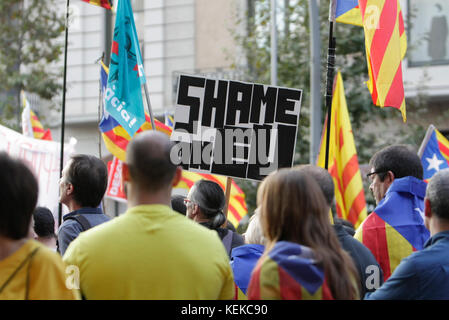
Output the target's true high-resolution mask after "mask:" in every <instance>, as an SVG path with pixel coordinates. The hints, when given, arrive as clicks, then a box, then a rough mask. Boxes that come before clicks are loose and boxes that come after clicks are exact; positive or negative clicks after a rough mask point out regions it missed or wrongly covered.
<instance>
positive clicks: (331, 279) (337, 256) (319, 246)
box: [248, 169, 359, 300]
mask: <svg viewBox="0 0 449 320" xmlns="http://www.w3.org/2000/svg"><path fill="white" fill-rule="evenodd" d="M257 202H258V206H259V207H260V215H261V223H262V228H263V231H264V235H265V238H266V239H267V244H266V249H265V251H264V254H263V255H262V257H261V258H260V259H259V261H258V262H257V265H256V267H255V269H254V270H253V273H252V276H251V280H250V284H249V287H248V298H249V299H285V300H287V299H317V300H324V299H358V297H359V295H358V290H359V289H358V274H357V271H356V269H355V267H354V264H353V262H352V260H351V258H350V257H349V255H348V254H347V253H346V252H344V251H343V249H342V248H341V247H340V244H339V242H338V239H337V236H336V235H335V233H334V231H333V230H332V226H331V224H330V222H329V216H328V215H329V212H328V210H327V206H326V200H325V198H324V196H323V193H322V192H321V189H320V187H319V186H318V184H317V182H316V181H315V180H314V179H313V178H312V177H310V176H309V175H308V174H307V173H306V172H301V171H298V170H291V169H281V170H279V171H277V172H276V173H273V174H271V175H269V176H268V177H267V178H266V179H265V180H264V181H263V183H262V184H261V186H260V187H259V190H258V194H257Z"/></svg>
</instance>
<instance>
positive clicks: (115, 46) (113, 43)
mask: <svg viewBox="0 0 449 320" xmlns="http://www.w3.org/2000/svg"><path fill="white" fill-rule="evenodd" d="M111 51H112V53H115V54H116V55H118V42H117V41H112V48H111Z"/></svg>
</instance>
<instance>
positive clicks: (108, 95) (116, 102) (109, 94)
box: [104, 85, 137, 128]
mask: <svg viewBox="0 0 449 320" xmlns="http://www.w3.org/2000/svg"><path fill="white" fill-rule="evenodd" d="M115 89H116V87H115V85H113V86H112V88H107V89H106V92H105V95H104V99H105V100H106V101H107V102H109V103H110V104H111V106H113V107H114V108H115V109H116V110H117V113H118V114H119V115H120V116H121V117H122V119H123V120H124V121H125V122H126V123H128V126H129V127H130V128H132V127H133V126H134V125H135V124H136V122H137V119H136V117H133V118H132V119H131V117H130V116H129V114H128V112H127V111H126V110H124V109H123V108H124V107H125V106H126V102H125V101H120V99H118V98H117V97H116V96H115Z"/></svg>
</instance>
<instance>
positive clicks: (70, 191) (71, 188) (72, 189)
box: [65, 183, 75, 196]
mask: <svg viewBox="0 0 449 320" xmlns="http://www.w3.org/2000/svg"><path fill="white" fill-rule="evenodd" d="M74 190H75V188H74V187H73V184H71V183H68V184H67V189H66V190H65V192H66V194H67V195H68V196H70V195H71V194H72V193H73V191H74Z"/></svg>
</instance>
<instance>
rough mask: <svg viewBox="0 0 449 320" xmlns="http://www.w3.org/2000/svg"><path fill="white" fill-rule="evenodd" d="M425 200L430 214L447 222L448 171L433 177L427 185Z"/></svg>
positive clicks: (448, 212) (448, 209)
mask: <svg viewBox="0 0 449 320" xmlns="http://www.w3.org/2000/svg"><path fill="white" fill-rule="evenodd" d="M426 198H427V199H429V201H430V206H431V208H432V213H434V214H435V215H436V216H437V217H439V218H442V219H445V220H448V221H449V169H443V170H441V171H438V172H437V173H435V175H433V177H432V178H431V179H430V181H429V183H428V185H427V189H426Z"/></svg>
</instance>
